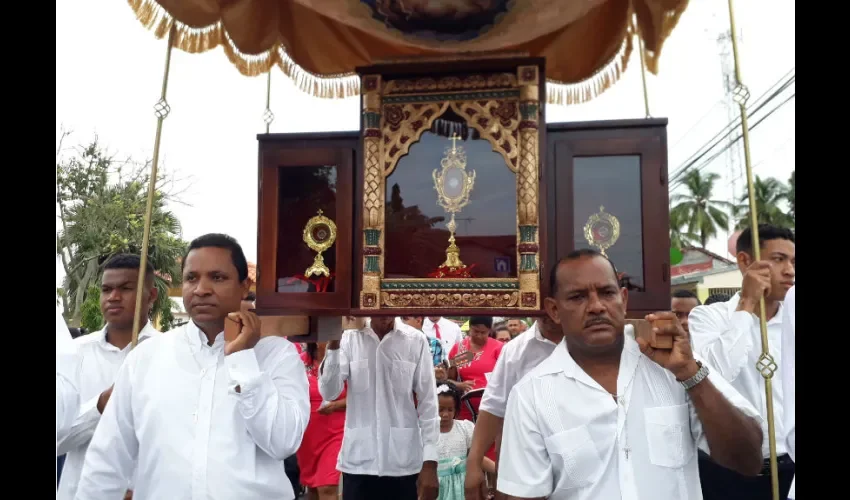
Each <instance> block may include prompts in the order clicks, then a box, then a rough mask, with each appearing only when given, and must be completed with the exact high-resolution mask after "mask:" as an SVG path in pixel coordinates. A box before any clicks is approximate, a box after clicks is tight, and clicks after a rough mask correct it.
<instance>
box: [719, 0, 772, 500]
mask: <svg viewBox="0 0 850 500" xmlns="http://www.w3.org/2000/svg"><path fill="white" fill-rule="evenodd" d="M728 2H729V25H730V28H731V32H732V33H731V36H732V54H733V56H734V59H735V80H736V81H737V82H738V84H737V86H736V87H735V90H734V91H733V92H732V94H733V97H734V99H735V102H737V103H738V107H739V109H740V112H741V129H742V137H743V140H744V165H745V167H746V171H747V195H748V197H749V203H750V228H751V230H752V235H753V259H754V260H756V261H758V260H761V246H760V244H759V232H758V213H757V212H756V196H755V189H754V187H753V167H752V162H751V161H750V136H749V125H748V124H747V100H748V99H749V98H750V91H749V90H748V89H747V87H746V86H745V85H744V84H743V83H742V79H741V63H740V60H739V56H738V36H737V33H738V30H737V28H736V27H735V9H734V7H733V5H732V3H733V0H728ZM759 327H760V328H761V355H760V356H759V359H758V362H757V363H756V369H757V370H758V371H759V373H760V374H761V376H762V377H763V378H764V395H765V400H766V403H767V433H768V444H769V446H770V485H771V488H772V490H773V500H779V474H778V472H777V465H776V424H775V423H774V418H773V381H772V379H773V374H774V372H776V368H777V366H776V362H775V361H774V360H773V356H771V355H770V349H769V348H768V339H767V313H766V309H765V304H764V297H763V296H762V297H761V299H760V300H759Z"/></svg>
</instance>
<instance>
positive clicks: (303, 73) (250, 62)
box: [128, 0, 360, 99]
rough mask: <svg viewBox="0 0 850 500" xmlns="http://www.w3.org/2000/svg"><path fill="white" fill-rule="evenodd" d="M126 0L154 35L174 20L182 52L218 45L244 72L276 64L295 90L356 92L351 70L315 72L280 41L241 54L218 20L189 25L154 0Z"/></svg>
mask: <svg viewBox="0 0 850 500" xmlns="http://www.w3.org/2000/svg"><path fill="white" fill-rule="evenodd" d="M128 3H129V4H130V8H132V9H133V12H135V14H136V18H137V19H138V20H139V22H141V23H142V25H143V26H144V27H145V28H147V29H148V30H153V32H154V35H155V36H156V37H157V38H160V39H161V38H165V36H166V35H168V32H169V30H170V29H171V25H172V24H174V25H175V31H176V32H175V36H174V47H175V48H177V49H180V50H182V51H184V52H188V53H190V54H199V53H201V52H207V51H209V50H212V49H215V48H216V47H218V46H221V48H222V50H223V51H224V54H225V55H226V56H227V59H228V60H229V61H230V62H231V63H232V64H233V65H234V66H236V69H237V70H239V72H240V73H242V74H243V75H245V76H259V75H263V74H265V73H268V72H269V71H270V70H271V68H272V66H275V65H277V66H278V67H279V68H280V69H281V71H283V72H284V74H286V75H287V76H288V77H289V78H290V79H291V80H292V81H293V82H294V83H295V86H296V87H297V88H298V89H299V90H301V91H302V92H305V93H307V94H310V95H312V96H315V97H320V98H326V99H343V98H346V97H353V96H357V95H360V78H359V77H358V76H357V75H356V74H355V73H343V74H338V75H329V76H322V75H316V74H314V73H311V72H309V71H307V70H305V69H304V68H302V67H300V66H299V65H298V64H296V63H295V61H293V60H292V58H291V57H290V56H289V54H288V53H287V51H286V48H284V47H283V46H281V45H275V46H274V47H272V48H270V49H269V50H267V51H266V52H263V53H262V54H257V55H250V54H244V53H242V52H240V51H239V49H237V48H236V46H235V45H234V44H233V42H232V41H231V40H230V37H229V36H228V35H227V33H226V32H225V30H224V29H223V28H222V26H221V22H218V23H215V24H213V25H210V26H206V27H203V28H193V27H191V26H187V25H185V24H183V23H181V22H179V21H176V20H175V19H174V18H172V17H171V15H169V14H168V12H166V11H165V9H163V8H162V7H161V6H160V5H159V4H158V3H156V2H155V1H154V0H128Z"/></svg>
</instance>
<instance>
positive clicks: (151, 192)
mask: <svg viewBox="0 0 850 500" xmlns="http://www.w3.org/2000/svg"><path fill="white" fill-rule="evenodd" d="M174 22H175V21H172V24H171V30H170V31H169V32H168V47H166V49H165V71H164V72H163V75H162V90H161V92H160V96H159V101H157V103H156V104H155V105H154V114H156V135H155V136H154V141H153V161H151V178H150V182H149V185H148V201H147V205H146V207H145V228H144V232H143V233H142V248H141V263H140V265H139V282H138V284H137V286H136V290H137V293H136V312H135V315H134V318H133V340H132V344H131V349H132V348H133V347H136V345H137V344H138V343H139V329H140V328H141V323H142V299H143V297H144V294H143V293H142V290H144V286H145V268H146V267H147V265H148V244H149V243H150V238H151V216H152V214H153V199H154V196H155V194H156V176H157V167H158V165H159V143H160V139H161V138H162V122H163V121H165V119H166V118H167V117H168V113H170V112H171V106H169V105H168V101H166V100H165V95H166V92H167V90H168V71H169V69H170V68H171V48H172V46H173V45H174V33H175V31H176V28H175V25H174Z"/></svg>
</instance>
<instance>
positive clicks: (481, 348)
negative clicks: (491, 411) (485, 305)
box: [449, 316, 504, 420]
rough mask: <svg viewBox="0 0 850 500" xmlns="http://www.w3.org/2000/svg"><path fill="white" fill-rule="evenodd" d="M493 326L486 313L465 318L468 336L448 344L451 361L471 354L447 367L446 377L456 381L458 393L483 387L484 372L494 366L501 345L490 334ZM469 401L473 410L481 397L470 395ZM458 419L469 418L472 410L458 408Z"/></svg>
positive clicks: (485, 379) (485, 385)
mask: <svg viewBox="0 0 850 500" xmlns="http://www.w3.org/2000/svg"><path fill="white" fill-rule="evenodd" d="M492 327H493V318H491V317H488V316H473V317H472V318H470V319H469V335H468V336H467V337H466V338H465V339H463V340H461V341H460V342H458V343H457V344H455V345H454V347H452V350H451V351H450V352H449V359H450V360H454V359H455V358H456V357H457V356H459V355H462V354H465V353H467V352H469V353H471V356H472V359H471V360H465V361H461V362H459V363H458V364H457V366H456V367H452V368H450V369H449V379H451V380H455V381H457V382H456V383H455V386H456V387H457V389H458V390H459V391H460V393H461V395H463V394H464V393H466V392H467V391H471V390H473V389H483V388H486V387H487V375H489V374H490V373H491V372H492V371H493V368H495V367H496V360H497V359H499V354H500V353H501V352H502V345H504V344H502V343H501V342H499V341H498V340H496V339H494V338H492V337H491V336H490V331H491V329H492ZM469 402H470V403H471V404H472V407H473V408H474V409H475V411H476V412H477V411H478V404H479V403H480V402H481V398H480V397H477V398H471V399H470V400H469ZM458 418H460V419H461V420H472V413H470V411H469V409H468V408H467V407H466V405H462V406H461V408H460V414H459V417H458Z"/></svg>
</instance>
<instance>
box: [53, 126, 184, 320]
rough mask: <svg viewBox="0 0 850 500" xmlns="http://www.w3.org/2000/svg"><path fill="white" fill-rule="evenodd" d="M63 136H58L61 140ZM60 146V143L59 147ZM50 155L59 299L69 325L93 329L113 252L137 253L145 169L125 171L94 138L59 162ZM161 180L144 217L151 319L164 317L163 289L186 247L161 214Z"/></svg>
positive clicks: (170, 218) (175, 280) (174, 279)
mask: <svg viewBox="0 0 850 500" xmlns="http://www.w3.org/2000/svg"><path fill="white" fill-rule="evenodd" d="M64 137H65V135H63V139H64ZM60 142H61V141H60ZM60 154H61V146H60V151H58V152H57V163H56V184H57V203H58V208H59V210H58V212H59V219H60V222H61V226H62V227H61V229H60V231H59V232H58V234H57V237H56V241H57V253H58V254H59V256H60V258H61V261H62V266H63V268H64V270H65V281H64V283H63V287H62V288H63V290H62V293H60V294H59V299H60V300H62V301H63V304H64V309H65V315H66V318H67V319H68V320H69V323H70V324H71V325H80V324H81V323H82V322H83V317H84V316H85V323H86V324H85V325H84V326H85V327H87V328H99V327H100V326H101V325H100V323H102V321H103V320H102V318H99V306H98V307H97V308H96V309H98V310H97V314H95V313H94V311H92V308H93V307H94V306H95V305H97V303H98V300H97V295H99V288H100V287H99V286H98V285H99V279H100V275H101V273H102V272H103V265H104V264H105V263H106V261H107V260H108V259H109V258H110V257H112V256H113V255H115V254H118V253H136V254H138V253H140V250H141V247H142V233H143V230H144V214H145V206H146V203H147V186H148V180H149V175H148V174H147V172H148V171H149V170H148V165H147V164H145V165H140V166H139V165H135V166H134V165H133V163H132V162H130V161H129V160H127V161H118V160H116V159H115V157H114V156H110V155H109V154H108V153H107V152H106V150H104V149H103V148H102V147H101V146H100V145H99V144H98V142H97V138H95V139H94V140H93V141H92V142H91V143H89V144H88V145H85V146H81V147H78V148H75V149H74V152H73V153H72V154H71V155H69V157H67V158H60ZM165 181H166V179H165V176H164V175H162V176H160V177H159V178H158V179H157V189H156V195H155V198H154V204H153V214H152V217H151V234H150V242H149V243H150V244H149V246H148V261H149V262H150V263H151V265H152V266H153V268H154V269H155V270H156V273H155V276H154V283H155V286H156V288H157V290H158V292H159V296H158V298H157V300H156V303H155V304H154V306H153V310H152V315H153V316H154V317H155V316H156V315H164V314H166V313H170V310H171V300H170V299H169V297H168V289H169V287H171V286H175V285H178V284H179V278H180V263H179V259H180V258H181V257H182V255H183V252H184V250H185V248H186V243H185V242H184V241H183V239H182V238H181V234H180V233H181V229H180V223H179V221H178V220H177V218H176V217H175V216H174V214H173V213H172V212H170V211H168V210H166V209H165V200H166V193H164V192H163V190H162V184H163V183H164V182H165Z"/></svg>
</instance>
